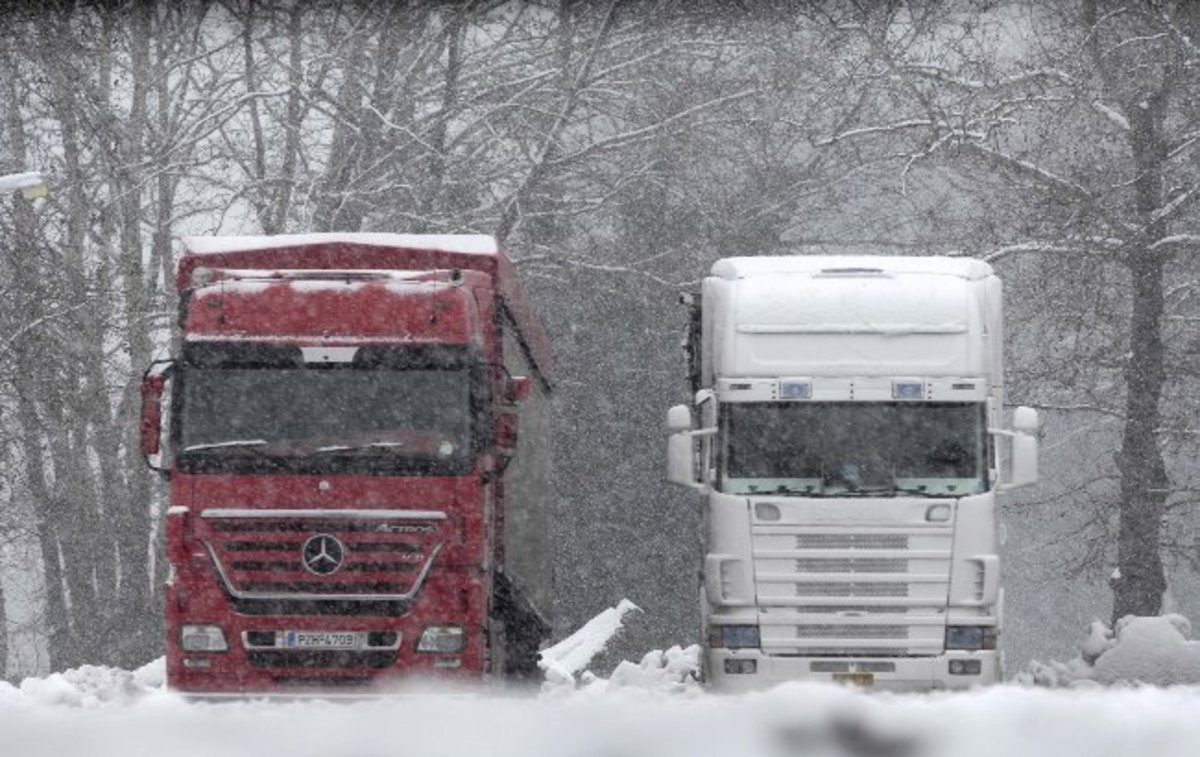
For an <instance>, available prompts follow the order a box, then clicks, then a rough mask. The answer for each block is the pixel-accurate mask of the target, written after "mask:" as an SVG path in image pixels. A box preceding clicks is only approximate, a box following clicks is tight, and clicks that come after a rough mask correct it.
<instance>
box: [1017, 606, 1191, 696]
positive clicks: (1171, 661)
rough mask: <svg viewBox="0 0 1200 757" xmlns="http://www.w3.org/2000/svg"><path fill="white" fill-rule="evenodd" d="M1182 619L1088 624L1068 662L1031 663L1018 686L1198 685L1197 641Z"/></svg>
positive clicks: (1136, 618) (1137, 619)
mask: <svg viewBox="0 0 1200 757" xmlns="http://www.w3.org/2000/svg"><path fill="white" fill-rule="evenodd" d="M1191 633H1192V624H1191V623H1190V622H1189V621H1188V619H1187V618H1185V617H1183V616H1182V615H1164V616H1162V617H1157V618H1138V617H1133V616H1129V617H1125V618H1122V619H1121V620H1120V621H1118V622H1117V624H1116V627H1115V628H1109V627H1108V626H1107V625H1106V624H1104V623H1103V622H1101V621H1099V620H1097V621H1093V623H1092V627H1091V632H1090V633H1089V634H1088V636H1087V638H1086V639H1084V641H1083V642H1082V643H1081V644H1080V646H1079V656H1078V657H1076V658H1075V659H1073V660H1071V661H1070V662H1066V663H1061V662H1050V663H1041V662H1037V661H1034V662H1033V663H1031V664H1030V666H1029V670H1028V672H1026V673H1023V674H1021V675H1020V676H1018V678H1017V680H1018V682H1020V683H1026V684H1034V685H1038V686H1049V687H1076V688H1078V687H1081V686H1100V685H1104V686H1111V685H1114V684H1138V683H1141V684H1150V685H1155V686H1178V685H1198V684H1200V642H1196V641H1191V640H1189V639H1188V637H1189V636H1190V635H1191Z"/></svg>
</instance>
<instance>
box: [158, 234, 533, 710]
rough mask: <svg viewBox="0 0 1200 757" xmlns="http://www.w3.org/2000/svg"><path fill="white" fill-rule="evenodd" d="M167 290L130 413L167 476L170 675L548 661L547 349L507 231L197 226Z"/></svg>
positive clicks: (208, 687) (177, 683) (192, 684)
mask: <svg viewBox="0 0 1200 757" xmlns="http://www.w3.org/2000/svg"><path fill="white" fill-rule="evenodd" d="M176 283H177V287H178V292H179V326H180V329H179V337H180V339H179V344H178V349H176V350H174V352H175V357H174V358H172V359H171V360H165V361H159V362H157V363H155V364H153V365H151V366H150V368H149V369H148V370H147V372H146V376H145V378H144V380H143V384H142V400H143V405H142V424H141V434H142V452H143V453H144V454H145V455H146V456H147V460H148V461H149V462H150V464H151V465H152V466H153V467H155V468H156V469H158V470H160V471H162V472H163V473H164V475H166V476H167V477H168V478H169V491H170V494H169V497H170V502H169V507H168V509H167V512H166V515H165V529H164V530H165V539H166V549H165V552H166V558H167V561H168V563H169V578H168V581H167V589H166V621H167V623H166V625H167V644H166V648H167V683H168V686H169V687H170V688H172V689H174V690H176V691H180V692H183V693H184V694H187V695H189V696H196V697H205V696H215V697H219V696H224V695H245V694H247V693H252V694H257V693H264V694H271V693H290V692H316V693H321V694H328V693H331V692H337V691H346V692H347V693H355V692H362V691H370V690H377V689H379V688H380V687H387V686H388V685H389V684H391V683H394V682H396V681H398V680H402V679H410V678H413V677H420V676H436V677H438V678H445V677H448V676H449V677H461V678H467V679H480V678H484V677H497V678H499V677H521V676H526V675H529V674H531V673H534V672H536V661H537V654H538V648H539V646H540V645H541V644H542V642H543V641H544V640H545V639H546V638H547V637H548V636H549V633H550V630H551V618H550V615H549V611H550V608H551V603H552V599H553V596H552V593H553V568H552V560H551V557H552V552H553V550H552V539H553V532H552V526H553V523H554V512H553V511H554V507H555V500H554V496H553V491H552V481H551V478H550V462H551V458H550V455H549V440H550V437H551V432H550V414H549V413H550V410H549V405H548V401H549V393H550V390H551V382H550V379H549V371H550V353H549V350H548V346H547V340H546V337H545V334H544V332H543V329H542V326H541V324H540V323H539V321H538V319H537V318H536V317H535V315H534V313H533V310H532V309H531V307H530V305H529V302H528V300H527V299H526V296H525V294H524V292H523V290H522V287H521V284H520V281H519V280H518V278H517V276H516V272H515V270H514V267H513V265H512V263H511V261H510V260H509V259H508V258H507V257H506V256H505V254H504V253H503V251H502V250H500V249H499V247H498V246H497V245H496V243H495V240H494V239H492V238H491V237H487V236H475V235H441V236H438V235H396V234H314V235H298V236H263V237H208V238H199V237H197V238H188V239H185V240H184V251H183V256H182V259H181V260H180V263H179V269H178V277H177V282H176ZM518 430H519V432H520V433H518Z"/></svg>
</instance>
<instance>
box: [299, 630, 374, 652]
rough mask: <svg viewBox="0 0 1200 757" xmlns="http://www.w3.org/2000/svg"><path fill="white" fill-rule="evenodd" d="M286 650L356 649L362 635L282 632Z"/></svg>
mask: <svg viewBox="0 0 1200 757" xmlns="http://www.w3.org/2000/svg"><path fill="white" fill-rule="evenodd" d="M283 646H284V647H286V648H287V649H358V648H359V647H360V646H362V634H361V633H359V632H357V631H284V632H283Z"/></svg>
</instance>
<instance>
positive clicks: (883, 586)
mask: <svg viewBox="0 0 1200 757" xmlns="http://www.w3.org/2000/svg"><path fill="white" fill-rule="evenodd" d="M796 596H798V597H907V596H908V584H906V583H900V582H895V583H814V582H808V581H799V582H797V583H796Z"/></svg>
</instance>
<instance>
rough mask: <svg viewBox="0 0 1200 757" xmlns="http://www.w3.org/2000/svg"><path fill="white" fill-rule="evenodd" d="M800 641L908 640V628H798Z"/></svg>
mask: <svg viewBox="0 0 1200 757" xmlns="http://www.w3.org/2000/svg"><path fill="white" fill-rule="evenodd" d="M796 638H799V639H842V638H849V639H907V638H908V626H866V625H849V624H836V623H828V624H827V623H820V624H804V625H798V626H796Z"/></svg>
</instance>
